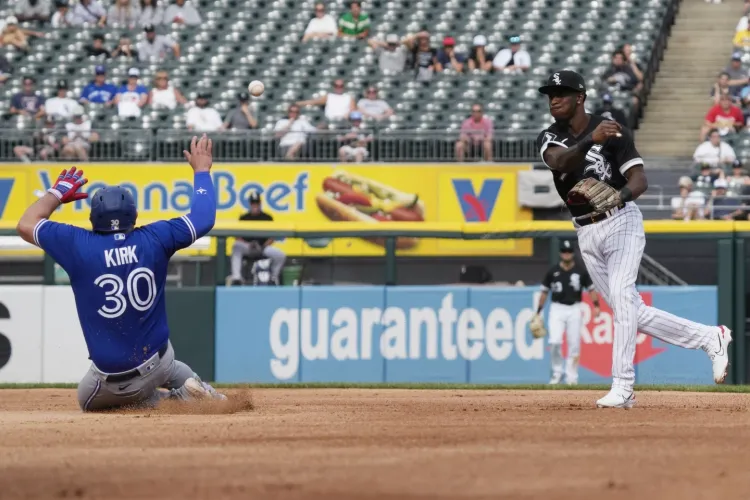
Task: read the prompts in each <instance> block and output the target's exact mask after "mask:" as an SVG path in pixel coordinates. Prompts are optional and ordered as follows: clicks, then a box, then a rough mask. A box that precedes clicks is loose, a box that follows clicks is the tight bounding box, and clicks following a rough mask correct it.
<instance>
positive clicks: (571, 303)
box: [537, 240, 600, 385]
mask: <svg viewBox="0 0 750 500" xmlns="http://www.w3.org/2000/svg"><path fill="white" fill-rule="evenodd" d="M584 290H589V291H590V292H589V293H590V294H591V301H592V302H593V304H594V318H596V317H597V316H599V312H600V311H599V297H598V296H597V294H596V291H595V290H594V289H593V288H592V283H591V277H590V276H589V274H588V273H587V272H586V269H585V268H582V267H581V266H580V265H578V264H576V261H575V252H574V250H573V244H572V243H571V242H570V241H567V240H564V241H563V242H561V243H560V262H559V263H558V264H555V265H554V266H553V267H552V268H550V270H549V271H547V274H546V275H545V277H544V281H542V294H541V295H540V297H539V305H538V307H537V315H541V314H542V311H543V310H544V303H545V302H547V295H550V294H551V295H552V303H551V304H550V307H549V316H548V317H547V324H548V325H549V340H548V341H547V342H548V344H549V350H550V368H551V371H552V377H551V378H550V381H549V383H550V384H552V385H556V384H559V383H560V382H562V379H563V368H564V374H565V383H566V384H568V385H576V384H577V383H578V364H579V361H580V358H581V327H582V325H581V323H582V319H583V309H582V307H581V297H582V294H583V291H584ZM563 333H565V336H566V338H567V340H568V356H567V359H566V358H565V357H564V356H563V352H562V343H563Z"/></svg>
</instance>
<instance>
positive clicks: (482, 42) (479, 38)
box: [474, 35, 487, 47]
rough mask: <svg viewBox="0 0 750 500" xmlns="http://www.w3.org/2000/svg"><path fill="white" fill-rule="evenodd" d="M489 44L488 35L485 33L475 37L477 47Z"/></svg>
mask: <svg viewBox="0 0 750 500" xmlns="http://www.w3.org/2000/svg"><path fill="white" fill-rule="evenodd" d="M485 45H487V37H486V36H484V35H477V36H475V37H474V46H475V47H484V46H485Z"/></svg>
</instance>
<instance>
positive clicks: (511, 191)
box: [0, 163, 532, 256]
mask: <svg viewBox="0 0 750 500" xmlns="http://www.w3.org/2000/svg"><path fill="white" fill-rule="evenodd" d="M59 168H60V167H59V166H58V165H41V166H39V165H33V166H25V165H24V166H18V167H14V168H12V169H9V170H7V171H4V172H3V173H0V191H2V192H3V193H6V192H7V196H5V197H4V200H5V202H4V204H3V205H2V206H1V207H0V208H1V209H2V213H0V218H1V219H2V220H4V221H7V220H10V219H14V218H15V219H16V220H17V217H16V216H20V214H21V213H22V212H23V210H24V208H25V207H26V206H28V205H29V204H30V203H31V202H32V201H33V200H34V199H35V198H36V195H35V192H36V191H40V190H41V191H44V190H45V189H47V188H48V187H49V186H51V184H52V183H53V181H54V179H55V178H56V176H57V174H58V173H59ZM529 168H530V165H528V164H522V165H516V164H509V165H501V164H492V165H488V166H484V165H472V164H462V165H451V164H446V165H429V164H425V165H422V164H415V165H409V164H398V165H387V164H383V165H373V166H360V165H351V166H349V165H344V164H342V165H325V164H320V165H318V164H316V165H309V164H284V165H279V164H272V165H271V164H270V165H262V164H252V165H238V164H215V165H214V167H213V170H212V175H213V180H214V186H215V189H216V194H217V203H218V207H217V208H218V213H217V222H221V223H229V222H236V221H237V220H238V219H239V216H240V215H241V214H242V213H244V212H245V211H247V209H248V198H249V196H250V193H252V192H257V193H260V195H261V198H262V200H263V210H264V211H266V212H268V213H269V214H270V215H271V216H273V218H274V221H278V222H284V223H294V224H298V225H300V226H301V227H304V225H305V224H316V223H321V222H324V221H333V222H337V221H357V222H367V223H372V224H388V223H390V222H393V221H398V222H411V223H414V224H420V223H425V222H428V223H429V222H452V223H475V222H489V223H493V222H496V223H507V222H513V221H521V220H531V213H530V211H528V210H526V209H522V208H520V207H519V206H518V195H517V172H518V171H520V170H528V169H529ZM86 176H87V177H88V178H89V184H87V185H86V186H85V191H86V192H92V193H93V192H94V191H95V190H96V189H98V188H100V187H102V186H103V185H112V184H119V185H121V186H123V187H125V188H127V189H130V190H131V191H132V193H133V196H134V197H135V199H136V203H137V204H138V215H139V219H140V220H144V221H145V220H157V219H164V218H170V217H175V216H179V215H182V214H185V213H187V212H188V211H189V208H190V201H191V197H192V174H191V172H190V169H189V168H185V165H182V164H143V165H130V164H128V165H117V164H96V163H94V164H88V165H86ZM89 209H90V206H89V201H88V200H81V201H78V202H76V203H71V204H69V205H66V206H64V207H62V208H61V209H60V211H59V213H58V214H57V215H56V219H57V220H61V221H66V222H71V223H82V224H83V223H85V222H86V221H87V220H88V213H89ZM269 224H272V223H269ZM277 244H278V245H279V247H280V248H281V249H283V250H284V251H285V252H286V253H287V254H288V255H292V256H295V255H300V256H301V255H309V256H315V255H320V256H377V255H383V254H384V253H385V250H384V241H382V239H378V238H372V239H363V238H318V239H315V240H308V241H305V240H301V239H293V238H290V239H287V240H284V241H280V242H278V243H277ZM397 248H398V252H399V255H404V256H409V255H413V256H459V255H465V256H474V255H485V256H528V255H531V252H532V244H531V240H530V239H515V240H448V239H430V238H421V239H417V238H408V237H403V238H399V239H398V241H397Z"/></svg>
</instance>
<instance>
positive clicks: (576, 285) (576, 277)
mask: <svg viewBox="0 0 750 500" xmlns="http://www.w3.org/2000/svg"><path fill="white" fill-rule="evenodd" d="M570 286H571V288H573V290H575V291H576V292H577V291H578V290H580V289H581V275H580V274H578V273H573V274H571V275H570Z"/></svg>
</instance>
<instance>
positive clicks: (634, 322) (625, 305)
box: [576, 202, 720, 391]
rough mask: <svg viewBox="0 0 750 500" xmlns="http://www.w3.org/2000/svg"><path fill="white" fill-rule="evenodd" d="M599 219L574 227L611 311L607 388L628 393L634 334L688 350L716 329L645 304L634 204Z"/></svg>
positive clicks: (639, 221)
mask: <svg viewBox="0 0 750 500" xmlns="http://www.w3.org/2000/svg"><path fill="white" fill-rule="evenodd" d="M615 212H616V213H615V214H614V215H613V216H612V217H610V218H608V219H605V220H603V221H601V222H597V223H595V224H589V225H588V226H583V227H580V226H578V227H577V228H576V231H577V233H578V246H579V248H580V250H581V255H582V257H583V261H584V263H585V264H586V269H587V270H588V272H589V275H590V276H591V280H592V281H593V282H594V288H595V289H596V290H597V291H598V292H599V293H601V294H602V295H603V296H604V298H605V300H606V301H607V303H608V304H609V306H610V307H611V308H612V312H613V315H614V323H615V324H614V327H615V331H614V339H613V341H612V387H620V388H623V389H626V390H628V391H630V390H632V389H633V384H634V383H635V369H634V367H633V359H634V358H635V344H636V336H637V333H638V332H642V333H645V334H647V335H651V336H652V337H655V338H657V339H659V340H662V341H664V342H667V343H669V344H673V345H676V346H680V347H685V348H688V349H703V348H706V347H707V346H708V345H709V343H710V342H711V340H712V339H714V338H715V337H716V334H717V332H719V331H720V330H719V328H718V327H714V326H707V325H702V324H700V323H696V322H694V321H689V320H687V319H684V318H680V317H678V316H675V315H674V314H670V313H668V312H665V311H662V310H660V309H656V308H655V307H650V306H647V305H646V304H645V303H644V302H643V299H642V298H641V296H640V294H639V293H638V291H637V290H636V288H635V282H636V279H637V278H638V269H639V267H640V265H641V257H642V256H643V249H644V247H645V246H646V235H645V231H644V229H643V216H642V215H641V211H640V210H639V209H638V207H637V206H636V205H635V203H633V202H629V203H627V204H626V205H625V207H624V208H622V209H620V210H615Z"/></svg>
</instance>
